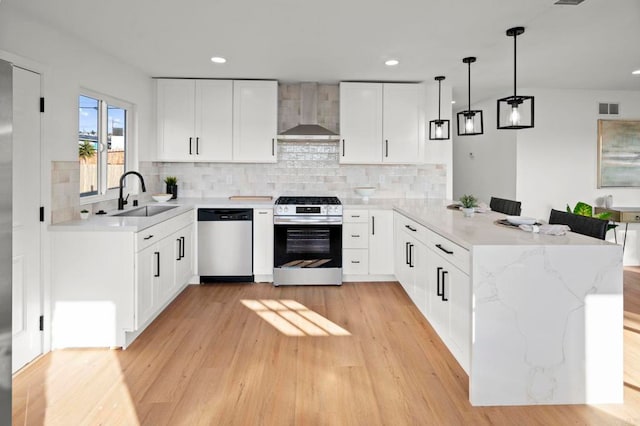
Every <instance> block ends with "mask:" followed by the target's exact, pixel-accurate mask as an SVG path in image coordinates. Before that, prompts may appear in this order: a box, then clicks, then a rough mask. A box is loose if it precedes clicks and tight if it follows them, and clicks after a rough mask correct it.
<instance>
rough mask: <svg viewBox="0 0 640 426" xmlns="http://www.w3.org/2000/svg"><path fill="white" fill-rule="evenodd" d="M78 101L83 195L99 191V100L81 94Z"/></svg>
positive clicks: (81, 187) (79, 150) (79, 149)
mask: <svg viewBox="0 0 640 426" xmlns="http://www.w3.org/2000/svg"><path fill="white" fill-rule="evenodd" d="M78 101H79V117H78V118H79V119H78V123H79V128H78V158H79V160H80V196H81V197H82V196H87V195H95V194H97V193H98V161H97V160H98V137H99V135H100V131H99V130H100V128H99V124H98V123H99V120H98V116H99V101H98V100H97V99H93V98H89V97H87V96H80V97H79V99H78Z"/></svg>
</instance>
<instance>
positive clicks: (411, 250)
mask: <svg viewBox="0 0 640 426" xmlns="http://www.w3.org/2000/svg"><path fill="white" fill-rule="evenodd" d="M414 247H415V246H414V245H413V244H409V268H413V266H414V265H413V248H414Z"/></svg>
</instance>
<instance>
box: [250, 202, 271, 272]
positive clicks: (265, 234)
mask: <svg viewBox="0 0 640 426" xmlns="http://www.w3.org/2000/svg"><path fill="white" fill-rule="evenodd" d="M253 275H254V276H256V275H268V276H271V275H273V209H254V210H253Z"/></svg>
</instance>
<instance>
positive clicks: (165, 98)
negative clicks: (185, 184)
mask: <svg viewBox="0 0 640 426" xmlns="http://www.w3.org/2000/svg"><path fill="white" fill-rule="evenodd" d="M157 85H158V86H157V87H158V104H157V105H158V139H159V153H158V157H159V158H160V159H161V160H169V161H231V159H232V129H233V126H232V111H233V110H232V102H233V82H232V81H231V80H185V79H161V80H158V82H157Z"/></svg>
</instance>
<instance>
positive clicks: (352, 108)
mask: <svg viewBox="0 0 640 426" xmlns="http://www.w3.org/2000/svg"><path fill="white" fill-rule="evenodd" d="M381 141H382V84H380V83H340V162H341V163H361V164H362V163H364V164H373V163H379V162H380V161H381V159H382V146H381Z"/></svg>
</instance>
